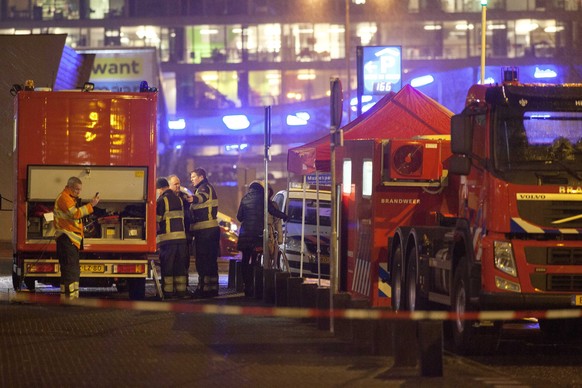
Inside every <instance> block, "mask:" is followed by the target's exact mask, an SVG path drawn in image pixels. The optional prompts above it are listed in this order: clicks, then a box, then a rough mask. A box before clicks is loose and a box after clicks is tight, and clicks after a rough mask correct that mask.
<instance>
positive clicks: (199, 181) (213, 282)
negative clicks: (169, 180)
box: [189, 168, 220, 298]
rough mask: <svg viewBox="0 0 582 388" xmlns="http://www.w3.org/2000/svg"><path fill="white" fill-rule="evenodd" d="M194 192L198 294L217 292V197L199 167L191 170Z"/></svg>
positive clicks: (197, 295) (193, 232)
mask: <svg viewBox="0 0 582 388" xmlns="http://www.w3.org/2000/svg"><path fill="white" fill-rule="evenodd" d="M190 180H191V181H192V184H193V185H194V189H195V191H194V195H193V196H192V197H191V199H189V201H190V211H191V214H190V217H191V218H190V221H191V224H190V231H191V232H192V234H193V236H194V251H195V255H196V271H197V272H198V288H197V289H196V291H194V297H195V298H212V297H214V296H218V252H219V246H220V228H219V227H218V219H217V214H218V197H217V195H216V190H214V187H213V186H212V185H211V184H210V182H208V178H207V176H206V171H205V170H204V169H203V168H197V169H195V170H194V171H192V172H191V173H190Z"/></svg>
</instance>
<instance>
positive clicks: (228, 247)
mask: <svg viewBox="0 0 582 388" xmlns="http://www.w3.org/2000/svg"><path fill="white" fill-rule="evenodd" d="M218 226H219V227H220V256H221V257H222V256H236V255H238V253H239V250H238V249H237V247H236V244H237V242H238V229H239V224H238V221H237V220H236V219H234V218H232V217H229V216H227V215H226V214H224V213H221V212H218Z"/></svg>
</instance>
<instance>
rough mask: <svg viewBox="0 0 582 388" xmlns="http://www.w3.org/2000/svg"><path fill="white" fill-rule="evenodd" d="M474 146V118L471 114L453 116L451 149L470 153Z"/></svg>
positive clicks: (455, 152) (458, 152)
mask: <svg viewBox="0 0 582 388" xmlns="http://www.w3.org/2000/svg"><path fill="white" fill-rule="evenodd" d="M472 147H473V119H472V116H469V115H463V114H460V115H455V116H453V117H451V151H452V152H453V154H461V155H470V154H471V150H472Z"/></svg>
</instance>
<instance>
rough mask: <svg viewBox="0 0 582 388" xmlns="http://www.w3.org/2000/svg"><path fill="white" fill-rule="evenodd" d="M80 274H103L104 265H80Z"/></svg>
mask: <svg viewBox="0 0 582 388" xmlns="http://www.w3.org/2000/svg"><path fill="white" fill-rule="evenodd" d="M81 272H93V273H103V272H105V265H103V264H81Z"/></svg>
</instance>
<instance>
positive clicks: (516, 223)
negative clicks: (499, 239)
mask: <svg viewBox="0 0 582 388" xmlns="http://www.w3.org/2000/svg"><path fill="white" fill-rule="evenodd" d="M510 229H511V232H512V233H540V234H582V229H575V228H560V229H544V228H540V227H539V226H537V225H534V224H532V223H529V222H528V221H526V220H524V219H522V218H519V217H513V218H512V219H511V225H510Z"/></svg>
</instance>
